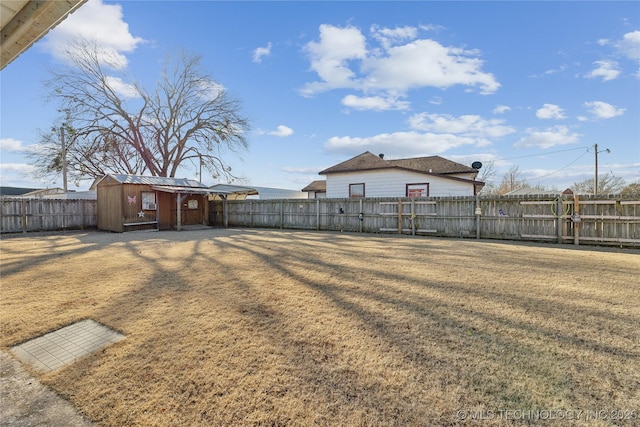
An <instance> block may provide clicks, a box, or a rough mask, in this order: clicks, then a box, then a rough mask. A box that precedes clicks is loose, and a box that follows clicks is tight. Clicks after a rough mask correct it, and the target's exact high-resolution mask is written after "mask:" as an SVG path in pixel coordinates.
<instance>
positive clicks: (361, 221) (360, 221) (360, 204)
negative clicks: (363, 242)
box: [358, 199, 364, 233]
mask: <svg viewBox="0 0 640 427" xmlns="http://www.w3.org/2000/svg"><path fill="white" fill-rule="evenodd" d="M358 201H359V202H360V203H359V206H360V210H359V211H358V212H360V213H363V212H362V199H360V200H358ZM358 222H359V223H360V232H361V233H362V223H363V222H364V219H362V220H360V216H358Z"/></svg>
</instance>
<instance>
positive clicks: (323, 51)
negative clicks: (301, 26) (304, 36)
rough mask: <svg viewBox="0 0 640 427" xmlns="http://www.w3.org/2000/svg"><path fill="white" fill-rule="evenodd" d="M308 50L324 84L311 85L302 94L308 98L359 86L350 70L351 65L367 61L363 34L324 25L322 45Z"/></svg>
mask: <svg viewBox="0 0 640 427" xmlns="http://www.w3.org/2000/svg"><path fill="white" fill-rule="evenodd" d="M305 50H306V52H307V54H308V55H309V58H310V60H311V69H312V70H313V71H315V72H316V73H318V76H319V77H320V78H321V79H322V81H321V82H313V83H308V84H307V85H306V86H305V88H303V90H302V93H303V94H304V95H313V94H315V93H317V92H321V91H324V90H328V89H336V88H354V87H357V86H359V85H358V84H357V83H356V81H355V80H354V77H355V73H354V72H353V71H351V69H350V68H349V67H348V61H351V60H355V59H364V58H365V56H366V53H367V48H366V41H365V37H364V36H363V35H362V33H361V32H360V30H358V29H357V28H354V27H346V28H338V27H334V26H333V25H327V24H322V25H320V41H319V42H309V43H307V45H306V46H305Z"/></svg>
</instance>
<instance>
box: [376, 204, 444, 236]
mask: <svg viewBox="0 0 640 427" xmlns="http://www.w3.org/2000/svg"><path fill="white" fill-rule="evenodd" d="M379 215H380V216H381V217H382V218H383V225H384V226H383V227H380V231H383V232H398V234H403V233H408V234H412V235H415V234H416V233H437V232H438V230H437V229H435V228H433V226H432V225H431V223H432V222H433V221H432V220H433V219H434V218H436V217H437V216H438V214H437V212H436V202H435V201H416V200H409V201H407V200H402V199H399V200H398V201H394V202H380V212H379Z"/></svg>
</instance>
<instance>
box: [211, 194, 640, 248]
mask: <svg viewBox="0 0 640 427" xmlns="http://www.w3.org/2000/svg"><path fill="white" fill-rule="evenodd" d="M211 203H212V206H211V209H210V212H211V213H212V218H211V222H212V223H216V224H218V225H225V226H234V227H267V228H287V229H304V230H333V231H355V232H364V233H401V234H412V235H432V236H440V237H472V238H486V239H505V240H530V241H549V242H557V243H573V244H580V243H583V244H609V245H618V246H626V247H640V201H638V200H630V199H626V198H622V197H620V196H598V197H593V196H580V197H577V196H554V195H549V196H535V197H533V196H495V197H488V196H487V197H442V198H418V199H411V198H366V199H310V200H300V199H295V200H294V199H287V200H228V201H214V202H211ZM213 215H215V217H213Z"/></svg>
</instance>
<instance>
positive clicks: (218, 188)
mask: <svg viewBox="0 0 640 427" xmlns="http://www.w3.org/2000/svg"><path fill="white" fill-rule="evenodd" d="M209 190H211V192H212V193H213V194H223V195H225V194H245V195H248V196H250V195H256V194H258V190H256V189H255V188H251V187H244V186H241V185H232V184H216V185H212V186H211V187H209Z"/></svg>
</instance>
